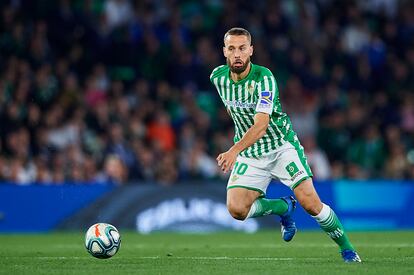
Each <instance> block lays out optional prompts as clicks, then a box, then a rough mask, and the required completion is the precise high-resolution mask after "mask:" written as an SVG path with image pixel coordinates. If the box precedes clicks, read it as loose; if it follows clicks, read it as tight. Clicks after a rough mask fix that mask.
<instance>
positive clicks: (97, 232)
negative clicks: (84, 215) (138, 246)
mask: <svg viewBox="0 0 414 275" xmlns="http://www.w3.org/2000/svg"><path fill="white" fill-rule="evenodd" d="M120 245H121V235H120V234H119V231H118V229H116V227H115V226H113V225H112V224H108V223H96V224H94V225H92V226H91V227H89V229H88V231H86V234H85V246H86V250H88V252H89V253H90V254H91V255H92V256H94V257H96V258H99V259H107V258H110V257H112V256H114V255H115V254H116V253H117V252H118V250H119V247H120Z"/></svg>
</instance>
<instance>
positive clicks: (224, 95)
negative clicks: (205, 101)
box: [210, 63, 296, 157]
mask: <svg viewBox="0 0 414 275" xmlns="http://www.w3.org/2000/svg"><path fill="white" fill-rule="evenodd" d="M210 80H211V82H212V83H213V85H214V86H215V87H216V89H217V91H218V94H219V95H220V98H221V100H222V101H223V103H224V105H225V106H226V108H227V110H228V112H229V113H230V115H231V117H232V119H233V121H234V126H235V136H234V142H237V141H239V140H240V139H241V138H242V137H243V135H244V134H245V133H246V132H247V130H248V129H249V128H250V127H252V125H253V124H254V116H255V114H256V106H257V105H258V104H260V102H259V101H260V95H261V94H262V92H270V93H271V95H272V101H271V102H272V103H267V102H265V104H273V107H272V110H271V114H270V122H269V127H268V128H267V130H266V134H265V135H264V136H263V137H262V138H260V139H259V140H258V141H257V142H256V143H254V144H253V145H252V146H250V147H248V148H246V149H245V150H244V151H243V152H241V153H240V155H242V156H245V157H259V156H262V155H267V154H270V153H272V152H274V151H275V150H276V149H277V148H279V147H280V146H282V145H283V144H284V143H285V141H293V138H294V137H296V134H295V132H293V129H292V124H291V122H290V119H289V117H288V116H287V115H286V113H284V112H282V107H281V105H280V100H279V90H278V87H277V83H276V79H275V78H274V76H273V74H272V72H271V71H270V70H269V69H267V68H265V67H262V66H258V65H255V64H252V63H251V69H250V72H249V74H248V75H247V76H246V77H245V78H244V79H242V80H240V81H238V82H234V81H233V80H232V79H231V78H230V70H229V67H228V66H227V65H222V66H219V67H217V68H215V69H214V70H213V72H212V73H211V75H210ZM268 106H269V105H268ZM269 107H270V106H269Z"/></svg>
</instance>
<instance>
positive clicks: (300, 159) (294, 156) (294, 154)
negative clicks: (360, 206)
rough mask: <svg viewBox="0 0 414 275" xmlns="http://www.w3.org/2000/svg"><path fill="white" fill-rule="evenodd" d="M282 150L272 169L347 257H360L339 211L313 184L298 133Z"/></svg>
mask: <svg viewBox="0 0 414 275" xmlns="http://www.w3.org/2000/svg"><path fill="white" fill-rule="evenodd" d="M279 153H280V154H279V156H278V158H277V161H276V163H275V167H274V169H273V170H272V173H273V174H274V176H276V177H278V178H279V179H280V180H281V181H282V182H283V183H284V184H285V185H287V186H288V187H290V188H291V189H292V190H293V192H294V193H295V195H296V198H297V200H298V201H299V203H300V204H301V205H302V207H303V208H304V209H305V210H306V211H307V212H308V213H309V214H310V215H311V216H312V217H313V218H314V219H315V220H316V221H317V222H318V223H319V225H320V226H321V228H322V229H323V230H324V231H325V232H326V233H327V234H328V235H329V236H330V237H331V239H332V240H333V241H335V242H336V243H337V244H338V245H339V247H340V249H341V252H342V257H343V258H344V260H345V261H360V259H359V257H358V255H357V254H356V253H355V251H354V248H353V246H352V244H351V242H350V241H349V238H348V236H347V234H346V233H345V230H344V227H343V226H342V224H341V222H340V221H339V219H338V217H337V216H336V214H335V212H334V211H333V210H332V209H331V208H330V207H329V206H328V205H326V204H324V203H322V202H321V200H320V198H319V196H318V194H317V192H316V190H315V188H314V186H313V182H312V176H313V175H312V171H311V169H310V167H309V165H308V163H307V159H306V156H305V153H304V150H303V147H302V146H301V145H300V143H299V140H298V138H297V137H294V138H293V139H292V141H291V142H289V143H286V144H285V145H283V146H282V147H281V150H280V152H279Z"/></svg>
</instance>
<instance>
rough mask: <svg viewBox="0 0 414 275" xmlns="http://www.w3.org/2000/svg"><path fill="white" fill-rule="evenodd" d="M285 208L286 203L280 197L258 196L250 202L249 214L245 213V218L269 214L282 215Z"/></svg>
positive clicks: (286, 206)
mask: <svg viewBox="0 0 414 275" xmlns="http://www.w3.org/2000/svg"><path fill="white" fill-rule="evenodd" d="M287 209H288V205H287V203H286V202H285V201H284V200H282V199H265V198H258V199H257V200H255V201H254V203H253V204H252V206H251V208H250V211H249V214H247V218H254V217H261V216H266V215H270V214H273V215H282V214H284V213H285V212H286V211H287ZM247 218H246V219H247Z"/></svg>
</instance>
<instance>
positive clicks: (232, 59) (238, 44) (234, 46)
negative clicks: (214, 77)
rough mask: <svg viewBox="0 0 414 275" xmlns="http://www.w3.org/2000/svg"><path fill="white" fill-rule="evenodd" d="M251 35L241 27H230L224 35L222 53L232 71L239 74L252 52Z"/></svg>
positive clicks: (244, 67)
mask: <svg viewBox="0 0 414 275" xmlns="http://www.w3.org/2000/svg"><path fill="white" fill-rule="evenodd" d="M251 42H252V37H251V35H250V33H249V32H248V31H247V30H245V29H243V28H231V29H230V30H228V31H227V32H226V34H225V35H224V47H223V53H224V56H225V57H226V61H227V65H228V66H229V67H230V70H231V71H232V72H233V73H236V74H240V73H242V72H244V71H245V70H246V69H247V66H248V65H249V63H250V56H252V54H253V46H252V45H251Z"/></svg>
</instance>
